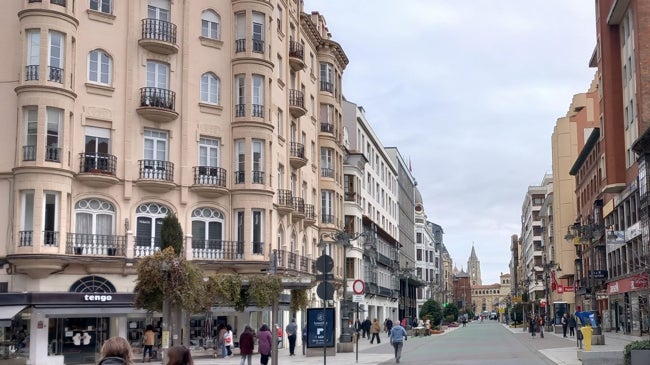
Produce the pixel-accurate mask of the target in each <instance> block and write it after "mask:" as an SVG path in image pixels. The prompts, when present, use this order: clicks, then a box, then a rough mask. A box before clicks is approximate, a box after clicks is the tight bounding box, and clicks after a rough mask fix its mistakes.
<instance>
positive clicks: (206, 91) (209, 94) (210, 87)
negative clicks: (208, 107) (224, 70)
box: [201, 72, 219, 104]
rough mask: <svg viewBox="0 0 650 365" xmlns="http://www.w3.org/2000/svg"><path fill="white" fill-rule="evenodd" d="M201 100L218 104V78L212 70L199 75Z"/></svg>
mask: <svg viewBox="0 0 650 365" xmlns="http://www.w3.org/2000/svg"><path fill="white" fill-rule="evenodd" d="M201 101H202V102H204V103H210V104H219V78H218V77H217V76H216V75H215V74H213V73H212V72H206V73H204V74H203V75H201Z"/></svg>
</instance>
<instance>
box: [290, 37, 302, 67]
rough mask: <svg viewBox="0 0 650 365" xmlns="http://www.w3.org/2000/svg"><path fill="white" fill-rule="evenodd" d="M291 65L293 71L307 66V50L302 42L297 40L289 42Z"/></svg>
mask: <svg viewBox="0 0 650 365" xmlns="http://www.w3.org/2000/svg"><path fill="white" fill-rule="evenodd" d="M289 67H291V69H292V70H293V71H300V70H302V69H304V68H305V52H304V50H303V46H302V44H300V43H298V42H296V41H290V42H289Z"/></svg>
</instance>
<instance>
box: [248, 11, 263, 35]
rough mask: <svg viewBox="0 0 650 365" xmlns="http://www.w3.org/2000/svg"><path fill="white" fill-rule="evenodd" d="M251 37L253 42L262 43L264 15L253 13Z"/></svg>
mask: <svg viewBox="0 0 650 365" xmlns="http://www.w3.org/2000/svg"><path fill="white" fill-rule="evenodd" d="M251 35H252V37H253V39H254V40H257V41H262V42H264V13H259V12H256V11H254V12H253V19H252V21H251Z"/></svg>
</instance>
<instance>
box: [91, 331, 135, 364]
mask: <svg viewBox="0 0 650 365" xmlns="http://www.w3.org/2000/svg"><path fill="white" fill-rule="evenodd" d="M101 356H102V358H101V360H100V361H99V363H98V365H132V364H133V350H131V345H129V342H128V341H127V340H126V339H124V338H123V337H119V336H116V337H111V338H109V339H108V340H106V341H104V344H103V345H102V351H101Z"/></svg>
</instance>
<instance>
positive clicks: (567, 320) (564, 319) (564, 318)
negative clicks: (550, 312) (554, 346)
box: [560, 313, 569, 337]
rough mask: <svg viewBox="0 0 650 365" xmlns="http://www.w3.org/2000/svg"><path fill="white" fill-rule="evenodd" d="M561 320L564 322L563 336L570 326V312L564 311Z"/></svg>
mask: <svg viewBox="0 0 650 365" xmlns="http://www.w3.org/2000/svg"><path fill="white" fill-rule="evenodd" d="M560 322H561V323H562V336H563V337H566V330H567V328H568V327H569V314H568V313H564V315H562V320H561V321H560Z"/></svg>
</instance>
